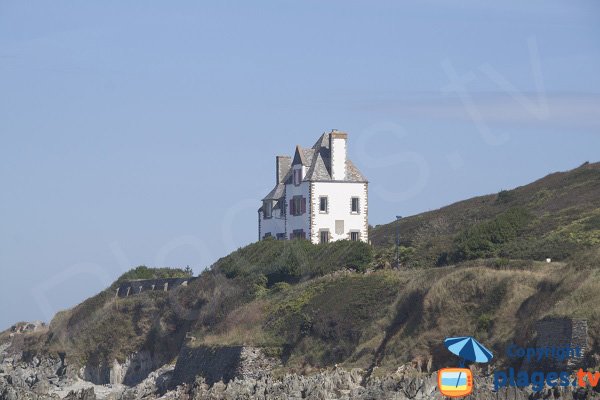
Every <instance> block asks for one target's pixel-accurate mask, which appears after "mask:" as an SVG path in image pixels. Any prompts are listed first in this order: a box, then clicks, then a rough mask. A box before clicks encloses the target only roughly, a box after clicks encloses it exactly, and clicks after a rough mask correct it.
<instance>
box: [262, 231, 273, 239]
mask: <svg viewBox="0 0 600 400" xmlns="http://www.w3.org/2000/svg"><path fill="white" fill-rule="evenodd" d="M270 237H271V232H267V233H265V235H264V236H263V239H267V238H270Z"/></svg>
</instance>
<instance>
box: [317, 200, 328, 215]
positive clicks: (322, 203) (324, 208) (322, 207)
mask: <svg viewBox="0 0 600 400" xmlns="http://www.w3.org/2000/svg"><path fill="white" fill-rule="evenodd" d="M327 208H328V204H327V196H321V197H319V212H321V213H324V214H327Z"/></svg>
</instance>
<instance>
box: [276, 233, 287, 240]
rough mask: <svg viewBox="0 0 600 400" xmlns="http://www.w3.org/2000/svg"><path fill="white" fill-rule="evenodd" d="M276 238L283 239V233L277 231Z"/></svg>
mask: <svg viewBox="0 0 600 400" xmlns="http://www.w3.org/2000/svg"><path fill="white" fill-rule="evenodd" d="M277 240H285V233H278V234H277Z"/></svg>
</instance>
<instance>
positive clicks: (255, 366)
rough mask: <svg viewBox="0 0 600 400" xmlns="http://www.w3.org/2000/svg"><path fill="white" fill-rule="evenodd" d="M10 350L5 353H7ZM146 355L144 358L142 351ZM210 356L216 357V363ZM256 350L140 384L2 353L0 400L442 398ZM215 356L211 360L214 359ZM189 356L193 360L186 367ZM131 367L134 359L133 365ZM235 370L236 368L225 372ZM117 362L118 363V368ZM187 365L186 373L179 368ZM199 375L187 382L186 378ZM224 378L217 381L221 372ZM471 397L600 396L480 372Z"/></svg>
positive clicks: (426, 376) (413, 382)
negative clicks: (96, 379) (504, 381)
mask: <svg viewBox="0 0 600 400" xmlns="http://www.w3.org/2000/svg"><path fill="white" fill-rule="evenodd" d="M5 354H6V353H5ZM142 358H143V357H142ZM211 360H212V361H211ZM271 360H272V359H270V358H269V357H266V356H265V355H264V354H262V351H261V350H260V349H258V348H249V347H227V348H206V347H199V348H196V349H190V348H186V349H185V350H182V358H181V359H180V360H179V362H178V366H177V367H175V366H173V365H165V366H163V367H161V368H159V369H157V370H155V371H153V372H151V373H150V374H149V375H148V376H147V377H146V378H145V379H144V380H143V381H141V382H139V383H138V384H136V385H135V386H127V385H122V384H118V383H115V384H105V385H94V384H93V383H91V382H87V381H84V380H83V379H82V378H85V376H78V374H77V373H73V372H72V371H71V370H70V369H69V367H68V365H66V364H65V360H64V359H63V358H61V357H58V356H57V357H37V356H34V357H31V358H30V359H26V358H24V357H22V356H21V357H19V356H16V357H15V356H13V357H4V358H2V359H1V363H0V400H19V399H28V400H47V399H52V400H59V399H67V400H96V399H111V400H137V399H159V398H160V399H189V400H238V399H248V400H250V399H253V400H254V399H257V400H275V399H291V400H295V399H298V400H299V399H338V400H350V399H358V400H367V399H369V400H370V399H394V400H408V399H417V400H419V399H421V400H442V399H443V397H442V396H441V395H440V393H439V392H438V390H437V374H436V373H435V372H434V373H425V372H421V371H420V370H419V369H417V368H415V367H414V366H401V367H400V368H398V370H396V371H395V372H393V373H381V372H379V371H378V370H375V372H374V373H373V374H372V375H371V376H370V377H367V371H365V370H362V369H351V370H348V369H344V368H332V369H328V370H323V371H320V372H317V373H313V374H310V375H301V374H295V373H286V374H283V375H282V374H281V372H279V373H278V372H276V371H277V367H278V365H277V364H273V363H272V361H271ZM213 361H214V362H213ZM186 362H189V363H190V364H187V365H186ZM129 365H132V364H129ZM229 368H231V371H233V373H231V374H229V375H226V374H223V372H224V371H225V370H226V369H229ZM117 370H118V368H116V369H115V371H117ZM182 371H185V374H187V375H185V374H184V375H182V374H181V372H182ZM182 376H187V377H188V378H189V377H194V379H193V380H192V381H190V382H188V383H186V382H182V381H181V377H182ZM219 377H220V379H217V378H219ZM474 382H475V389H474V393H473V395H471V396H469V397H468V398H467V399H468V400H475V399H477V400H509V399H510V400H535V399H574V400H582V399H598V398H600V395H599V394H598V393H596V392H594V391H592V390H583V389H578V390H575V391H574V390H572V388H567V389H560V390H559V389H546V390H544V391H542V392H537V393H532V392H531V390H522V389H503V390H500V391H499V392H497V393H496V392H494V391H493V390H492V388H493V382H492V378H491V376H489V375H487V376H486V375H484V374H483V373H481V372H480V371H475V379H474Z"/></svg>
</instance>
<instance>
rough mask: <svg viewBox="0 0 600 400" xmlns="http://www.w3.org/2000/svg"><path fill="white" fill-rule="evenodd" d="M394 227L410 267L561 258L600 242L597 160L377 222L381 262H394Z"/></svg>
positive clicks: (374, 233) (373, 233)
mask: <svg viewBox="0 0 600 400" xmlns="http://www.w3.org/2000/svg"><path fill="white" fill-rule="evenodd" d="M397 229H399V232H400V243H401V245H402V246H403V249H402V261H403V263H404V264H405V265H407V266H424V267H426V266H434V265H438V266H439V265H448V264H452V263H455V262H460V261H464V260H468V259H477V258H489V257H505V258H512V259H515V258H520V259H534V260H544V259H546V258H552V259H555V260H564V259H566V258H567V257H569V256H571V255H573V254H575V253H577V252H578V251H581V250H585V249H587V248H590V247H592V246H595V245H597V244H599V243H600V163H593V164H590V163H585V164H583V165H581V166H580V167H578V168H575V169H573V170H571V171H567V172H557V173H553V174H550V175H548V176H546V177H544V178H542V179H539V180H537V181H535V182H533V183H530V184H528V185H525V186H521V187H518V188H516V189H513V190H504V191H501V192H499V193H497V194H491V195H486V196H480V197H475V198H472V199H469V200H465V201H461V202H458V203H454V204H452V205H449V206H446V207H443V208H440V209H438V210H434V211H429V212H425V213H422V214H418V215H414V216H410V217H406V218H403V219H401V220H400V221H394V222H392V223H389V224H386V225H380V226H377V227H375V228H374V229H372V231H371V233H370V238H371V241H372V243H373V244H374V245H375V246H376V247H378V248H379V249H380V250H379V252H380V253H381V255H380V256H379V257H380V258H381V260H382V261H388V262H391V261H393V255H394V249H393V247H394V242H395V235H396V230H397Z"/></svg>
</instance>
